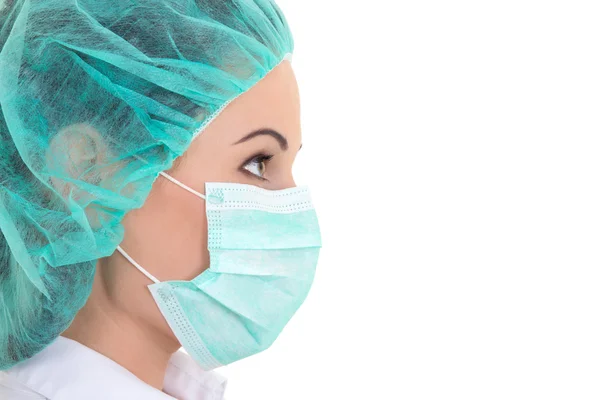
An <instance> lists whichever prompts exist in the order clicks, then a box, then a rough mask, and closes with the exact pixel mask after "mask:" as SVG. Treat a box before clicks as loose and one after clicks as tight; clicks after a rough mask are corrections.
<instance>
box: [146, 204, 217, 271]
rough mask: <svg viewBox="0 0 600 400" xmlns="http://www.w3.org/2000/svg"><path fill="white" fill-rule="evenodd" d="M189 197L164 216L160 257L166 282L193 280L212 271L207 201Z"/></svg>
mask: <svg viewBox="0 0 600 400" xmlns="http://www.w3.org/2000/svg"><path fill="white" fill-rule="evenodd" d="M184 195H185V194H184ZM186 197H188V199H187V200H186V201H173V202H172V203H171V205H169V206H167V207H168V208H169V212H166V213H163V214H162V215H161V220H162V221H163V223H162V229H160V231H159V235H160V237H161V239H160V242H161V243H160V251H161V253H162V255H160V256H159V257H160V258H161V259H162V260H163V265H162V266H161V267H160V268H161V272H162V274H161V276H162V277H163V278H162V279H163V280H192V279H194V278H195V277H196V276H198V275H200V273H202V271H204V270H205V269H207V268H208V264H209V254H208V250H207V240H208V237H207V221H206V214H205V206H204V200H202V199H196V198H194V197H193V196H191V195H190V196H186ZM155 244H157V243H156V241H155Z"/></svg>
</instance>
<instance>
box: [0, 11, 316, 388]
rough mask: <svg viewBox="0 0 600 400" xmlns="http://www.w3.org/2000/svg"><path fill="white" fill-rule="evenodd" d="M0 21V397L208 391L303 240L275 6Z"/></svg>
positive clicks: (303, 194)
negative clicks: (217, 370)
mask: <svg viewBox="0 0 600 400" xmlns="http://www.w3.org/2000/svg"><path fill="white" fill-rule="evenodd" d="M0 13H1V14H0V16H1V19H0V22H1V23H2V30H1V31H0V44H1V45H2V51H1V52H0V106H1V107H2V116H3V118H0V304H1V306H0V370H3V372H0V398H2V399H51V400H52V399H60V400H71V399H73V400H74V399H77V400H80V399H92V400H93V399H157V400H158V399H172V398H177V399H222V398H223V392H224V388H225V383H226V382H225V380H224V378H222V377H221V376H219V375H218V374H216V373H214V372H212V371H211V370H212V369H214V368H216V367H219V366H221V365H226V364H229V363H232V362H234V361H237V360H239V359H241V358H244V357H248V356H250V355H253V354H256V353H258V352H260V351H263V350H264V349H266V348H268V347H269V346H270V345H271V344H272V343H273V341H274V340H275V339H276V337H277V336H278V334H279V333H280V332H281V330H282V329H283V328H284V326H285V324H286V323H287V322H288V321H289V319H290V318H291V317H292V315H293V314H294V313H295V311H296V310H297V309H298V307H299V306H300V305H301V303H302V302H303V300H304V299H305V297H306V295H307V293H308V291H309V289H310V286H311V283H312V279H313V277H314V269H315V266H316V262H317V257H318V253H319V248H320V246H321V239H320V233H319V227H318V222H317V219H316V214H315V211H314V208H313V206H312V204H311V201H310V195H309V193H308V190H307V189H306V188H299V187H296V185H295V183H294V180H293V177H292V173H291V170H292V164H293V162H294V159H295V157H296V154H297V152H298V150H299V149H300V147H301V130H300V113H299V109H300V107H299V98H298V87H297V84H296V80H295V78H294V73H293V70H292V67H291V64H290V61H291V53H292V50H293V40H292V36H291V33H290V31H289V27H288V25H287V23H286V20H285V18H284V16H283V15H282V13H281V11H280V10H279V9H278V8H277V6H276V5H275V4H274V3H273V2H272V1H268V0H252V1H251V0H230V1H223V0H210V1H200V0H196V1H192V0H189V1H185V0H171V1H168V0H144V1H126V0H113V1H107V0H102V1H100V0H43V1H41V0H15V1H13V2H10V1H9V2H7V3H5V4H4V8H2V9H1V11H0ZM181 346H183V349H184V350H186V352H182V351H181V350H179V349H180V347H181Z"/></svg>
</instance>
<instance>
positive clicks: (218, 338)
mask: <svg viewBox="0 0 600 400" xmlns="http://www.w3.org/2000/svg"><path fill="white" fill-rule="evenodd" d="M162 175H163V176H164V177H165V178H167V179H169V180H170V181H172V182H174V183H176V184H177V185H179V186H180V187H182V188H184V189H186V190H188V191H189V192H191V193H193V194H194V195H196V196H198V197H200V198H202V199H204V200H205V201H206V217H207V221H208V250H209V254H210V267H209V269H207V270H206V271H204V272H202V273H201V274H200V275H199V276H197V277H196V278H194V279H192V280H191V281H164V282H160V281H159V280H158V279H156V278H155V277H154V276H152V275H151V274H150V273H148V271H146V270H145V269H144V268H142V266H140V265H139V264H138V263H137V262H135V261H134V260H133V259H132V258H131V257H130V256H129V255H128V254H127V253H126V252H125V251H124V250H123V249H122V248H121V247H120V246H119V247H118V248H117V250H118V251H119V252H120V253H121V254H123V256H124V257H125V258H127V259H128V260H129V262H131V263H132V264H133V265H134V266H135V267H136V268H138V269H139V270H140V271H141V272H142V273H144V274H145V275H146V276H147V277H148V278H149V279H151V280H152V281H154V284H152V285H149V286H148V288H149V289H150V292H151V293H152V296H153V297H154V300H155V301H156V303H157V304H158V307H159V309H160V311H161V313H162V314H163V315H164V317H165V319H166V320H167V322H168V324H169V326H170V327H171V329H172V330H173V333H174V334H175V336H176V337H177V338H178V339H179V341H180V343H181V345H182V346H183V348H184V349H185V350H186V352H187V353H188V354H190V355H191V356H192V357H193V358H194V359H195V360H196V362H197V363H198V364H199V365H200V366H201V367H202V368H204V369H206V370H210V369H213V368H217V367H220V366H222V365H227V364H230V363H232V362H235V361H237V360H240V359H242V358H245V357H248V356H251V355H253V354H257V353H259V352H261V351H263V350H265V349H267V348H268V347H269V346H270V345H271V344H272V343H273V342H274V341H275V339H276V338H277V337H278V336H279V334H280V333H281V331H282V330H283V328H284V326H285V325H286V324H287V323H288V322H289V320H290V319H291V318H292V316H293V315H294V314H295V313H296V311H297V310H298V308H299V307H300V305H301V304H302V303H303V302H304V300H305V298H306V296H307V295H308V292H309V290H310V287H311V285H312V282H313V279H314V275H315V268H316V265H317V259H318V256H319V250H320V248H321V235H320V231H319V224H318V221H317V215H316V213H315V210H314V208H313V205H312V202H311V198H310V194H309V191H308V189H307V188H306V187H295V188H290V189H283V190H266V189H262V188H259V187H256V186H252V185H245V184H237V183H206V184H205V189H206V195H203V194H201V193H199V192H197V191H195V190H193V189H191V188H189V187H187V186H186V185H184V184H183V183H181V182H179V181H177V180H176V179H174V178H172V177H171V176H169V175H167V174H164V173H163V174H162Z"/></svg>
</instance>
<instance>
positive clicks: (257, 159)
mask: <svg viewBox="0 0 600 400" xmlns="http://www.w3.org/2000/svg"><path fill="white" fill-rule="evenodd" d="M271 158H273V155H272V154H264V153H260V154H256V155H254V156H252V157H250V158H249V159H248V160H246V161H245V162H244V163H243V164H242V166H241V167H240V170H241V171H242V172H244V173H245V174H248V175H250V176H252V177H253V178H257V179H260V180H261V181H268V179H266V178H263V177H262V176H259V175H256V174H255V173H253V172H250V171H248V170H247V169H246V168H244V167H246V166H247V165H248V164H251V163H256V164H260V163H261V162H266V161H269V160H270V159H271ZM265 168H266V165H265Z"/></svg>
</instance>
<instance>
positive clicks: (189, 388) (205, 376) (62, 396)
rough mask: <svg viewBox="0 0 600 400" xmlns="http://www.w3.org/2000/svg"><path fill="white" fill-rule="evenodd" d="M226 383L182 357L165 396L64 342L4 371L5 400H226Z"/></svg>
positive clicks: (174, 361) (173, 362)
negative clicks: (224, 395)
mask: <svg viewBox="0 0 600 400" xmlns="http://www.w3.org/2000/svg"><path fill="white" fill-rule="evenodd" d="M226 385H227V381H226V379H225V378H224V377H222V376H221V375H219V374H217V373H216V372H213V371H203V370H202V369H201V368H200V367H199V366H198V365H197V364H196V363H195V362H194V360H192V358H191V357H190V356H189V355H187V354H186V353H184V352H183V351H181V350H180V351H178V352H176V353H175V354H173V356H172V357H171V359H170V360H169V365H168V368H167V373H166V376H165V381H164V389H163V390H164V391H160V390H158V389H155V388H154V387H152V386H150V385H148V384H146V383H145V382H143V381H141V380H140V379H138V378H137V377H136V376H135V375H133V374H132V373H131V372H129V371H128V370H127V369H125V368H123V367H122V366H120V365H119V364H117V363H116V362H114V361H112V360H111V359H109V358H108V357H105V356H104V355H102V354H100V353H98V352H96V351H94V350H92V349H90V348H89V347H86V346H84V345H82V344H81V343H79V342H76V341H74V340H71V339H67V338H65V337H62V336H59V337H58V338H57V339H56V340H55V341H54V342H52V343H51V344H50V345H49V346H48V347H46V348H45V349H44V350H42V351H41V352H40V353H38V354H36V355H35V356H33V357H32V358H30V359H29V360H26V361H23V362H21V363H19V364H17V365H16V366H14V367H12V368H10V369H8V370H5V371H0V399H1V400H84V399H85V400H132V399H143V400H173V399H178V400H224V397H223V394H224V392H225V387H226Z"/></svg>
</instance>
